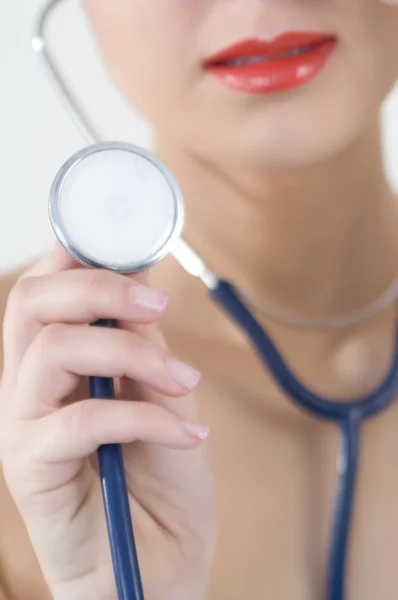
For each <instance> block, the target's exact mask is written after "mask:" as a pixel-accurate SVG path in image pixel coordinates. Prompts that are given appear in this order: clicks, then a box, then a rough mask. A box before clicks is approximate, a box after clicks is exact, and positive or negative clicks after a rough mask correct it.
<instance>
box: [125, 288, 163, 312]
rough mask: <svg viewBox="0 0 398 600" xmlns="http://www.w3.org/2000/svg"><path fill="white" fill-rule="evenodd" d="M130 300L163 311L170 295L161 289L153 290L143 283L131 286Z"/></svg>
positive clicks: (138, 304) (150, 308) (144, 306)
mask: <svg viewBox="0 0 398 600" xmlns="http://www.w3.org/2000/svg"><path fill="white" fill-rule="evenodd" d="M129 295H130V300H131V302H132V303H133V304H135V305H136V306H141V307H143V308H148V309H149V310H155V311H157V312H161V311H162V310H164V309H165V308H166V306H167V304H168V302H169V300H170V295H169V294H167V293H166V292H160V291H159V290H152V289H151V288H148V287H145V286H143V285H133V286H131V288H130V293H129Z"/></svg>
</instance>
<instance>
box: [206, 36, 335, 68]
mask: <svg viewBox="0 0 398 600" xmlns="http://www.w3.org/2000/svg"><path fill="white" fill-rule="evenodd" d="M336 40H337V38H336V36H335V35H332V34H325V33H308V32H292V33H285V34H282V35H280V36H278V37H276V38H275V39H274V40H272V41H269V42H268V41H264V40H260V39H246V40H243V41H241V42H238V43H236V44H233V45H231V46H229V47H228V48H225V49H224V50H221V51H220V52H217V53H215V54H213V56H211V57H210V58H208V59H207V60H206V61H205V65H206V66H212V65H217V64H220V63H223V62H225V61H229V60H234V59H238V58H243V57H250V56H270V57H272V56H277V55H279V54H282V53H284V52H289V51H291V50H294V49H295V48H298V47H301V46H307V47H308V46H309V47H312V46H314V47H315V46H318V45H320V44H324V43H327V42H336Z"/></svg>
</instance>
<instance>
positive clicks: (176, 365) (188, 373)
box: [166, 358, 201, 390]
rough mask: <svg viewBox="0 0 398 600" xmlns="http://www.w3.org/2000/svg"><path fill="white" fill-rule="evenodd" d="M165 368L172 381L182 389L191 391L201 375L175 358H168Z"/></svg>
mask: <svg viewBox="0 0 398 600" xmlns="http://www.w3.org/2000/svg"><path fill="white" fill-rule="evenodd" d="M166 366H167V370H168V372H169V373H170V375H171V376H172V378H173V379H174V381H176V382H177V383H178V384H179V385H182V387H184V388H187V389H188V390H193V389H194V388H195V387H196V386H197V385H198V383H199V381H200V378H201V374H200V373H199V371H197V370H196V369H194V368H192V367H190V366H189V365H187V364H185V363H183V362H181V361H179V360H176V359H175V358H168V359H167V361H166Z"/></svg>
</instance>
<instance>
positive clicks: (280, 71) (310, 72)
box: [206, 40, 337, 94]
mask: <svg viewBox="0 0 398 600" xmlns="http://www.w3.org/2000/svg"><path fill="white" fill-rule="evenodd" d="M336 46H337V42H336V41H334V40H330V41H327V42H325V43H323V44H321V45H319V46H317V47H316V48H313V49H312V50H310V51H309V52H307V53H306V54H301V55H299V56H291V57H286V58H282V59H274V60H269V61H264V62H260V63H255V64H251V65H246V66H243V67H233V66H230V65H208V66H207V67H206V71H207V72H209V73H211V74H212V75H215V76H216V77H217V78H218V79H219V80H220V82H221V83H222V84H223V85H225V86H226V87H228V88H232V89H234V90H238V91H240V92H246V93H249V94H268V93H272V92H282V91H286V90H292V89H295V88H298V87H301V86H302V85H305V84H306V83H308V82H309V81H311V80H312V79H314V77H316V76H317V75H318V74H319V73H320V72H321V71H322V70H323V69H324V68H325V67H326V65H327V63H328V61H329V58H330V57H331V55H332V53H333V52H334V50H335V49H336Z"/></svg>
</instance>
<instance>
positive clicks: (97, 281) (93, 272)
mask: <svg viewBox="0 0 398 600" xmlns="http://www.w3.org/2000/svg"><path fill="white" fill-rule="evenodd" d="M104 277H105V274H104V273H103V272H101V271H99V270H98V269H87V270H86V271H85V272H84V278H83V283H82V292H83V294H84V295H87V296H88V297H91V296H93V295H94V294H98V293H100V292H101V291H103V290H104Z"/></svg>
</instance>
